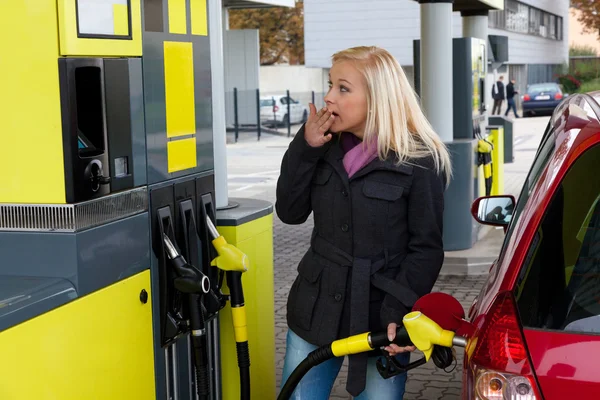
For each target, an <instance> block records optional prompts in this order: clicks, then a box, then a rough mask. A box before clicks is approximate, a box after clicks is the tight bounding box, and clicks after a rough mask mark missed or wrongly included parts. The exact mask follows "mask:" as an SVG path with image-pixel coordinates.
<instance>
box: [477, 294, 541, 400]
mask: <svg viewBox="0 0 600 400" xmlns="http://www.w3.org/2000/svg"><path fill="white" fill-rule="evenodd" d="M480 326H481V327H480V329H479V332H477V333H476V340H472V341H471V343H473V345H474V346H475V349H474V351H473V353H472V356H471V358H470V367H471V368H470V369H471V371H470V374H472V377H471V379H472V382H474V385H473V391H474V396H473V398H474V399H477V400H540V399H541V395H540V390H539V388H538V386H537V383H536V381H535V378H534V376H533V373H532V368H531V364H530V361H529V357H528V355H527V349H526V347H525V339H524V337H523V333H522V332H521V326H520V324H519V321H518V316H517V310H516V307H515V304H514V300H513V297H512V294H511V293H510V292H504V293H500V294H499V295H498V297H497V298H496V300H495V302H494V304H493V305H492V307H491V308H490V311H489V312H488V314H487V315H486V316H485V319H484V320H483V321H482V323H481V324H480Z"/></svg>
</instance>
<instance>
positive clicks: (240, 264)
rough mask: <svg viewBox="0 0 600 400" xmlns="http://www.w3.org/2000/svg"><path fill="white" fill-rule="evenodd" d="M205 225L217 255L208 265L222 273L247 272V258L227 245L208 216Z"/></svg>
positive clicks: (236, 249)
mask: <svg viewBox="0 0 600 400" xmlns="http://www.w3.org/2000/svg"><path fill="white" fill-rule="evenodd" d="M206 224H207V226H208V231H209V232H210V235H211V236H212V238H213V241H212V244H213V246H214V247H215V250H217V253H218V254H219V255H218V256H217V257H215V259H214V260H212V262H211V263H210V265H212V266H214V267H217V268H219V269H220V270H223V271H237V272H246V271H248V267H249V266H250V261H249V260H248V256H247V255H246V254H244V253H243V252H242V251H241V250H240V249H238V248H237V247H235V246H234V245H232V244H229V243H227V241H226V240H225V238H224V237H223V235H221V234H220V233H219V231H218V230H217V228H216V227H215V225H214V224H213V222H212V220H211V219H210V217H208V216H207V217H206Z"/></svg>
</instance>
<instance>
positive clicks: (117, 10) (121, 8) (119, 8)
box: [113, 4, 129, 36]
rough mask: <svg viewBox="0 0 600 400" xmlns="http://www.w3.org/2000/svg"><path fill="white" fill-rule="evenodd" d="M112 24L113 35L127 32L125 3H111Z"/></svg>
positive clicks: (126, 33)
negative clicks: (113, 27) (113, 28)
mask: <svg viewBox="0 0 600 400" xmlns="http://www.w3.org/2000/svg"><path fill="white" fill-rule="evenodd" d="M113 24H114V26H115V35H119V36H127V35H128V34H129V18H128V17H127V5H126V4H113Z"/></svg>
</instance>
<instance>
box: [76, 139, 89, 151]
mask: <svg viewBox="0 0 600 400" xmlns="http://www.w3.org/2000/svg"><path fill="white" fill-rule="evenodd" d="M77 148H78V149H87V146H86V144H85V143H83V140H81V138H78V139H77Z"/></svg>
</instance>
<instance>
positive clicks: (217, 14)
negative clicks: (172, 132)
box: [208, 0, 229, 208]
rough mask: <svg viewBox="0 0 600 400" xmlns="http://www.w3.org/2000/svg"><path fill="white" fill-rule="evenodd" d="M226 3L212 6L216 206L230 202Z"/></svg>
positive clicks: (211, 33)
mask: <svg viewBox="0 0 600 400" xmlns="http://www.w3.org/2000/svg"><path fill="white" fill-rule="evenodd" d="M223 15H224V14H223V5H222V1H221V0H213V1H211V2H210V4H209V7H208V18H209V21H210V24H208V26H209V32H208V37H209V39H210V67H211V72H212V74H211V75H212V114H213V115H212V117H213V148H214V155H215V193H216V194H215V206H216V207H217V208H223V207H226V206H227V205H228V204H229V196H228V189H227V133H226V130H225V129H226V127H225V71H224V65H225V63H224V61H223Z"/></svg>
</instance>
